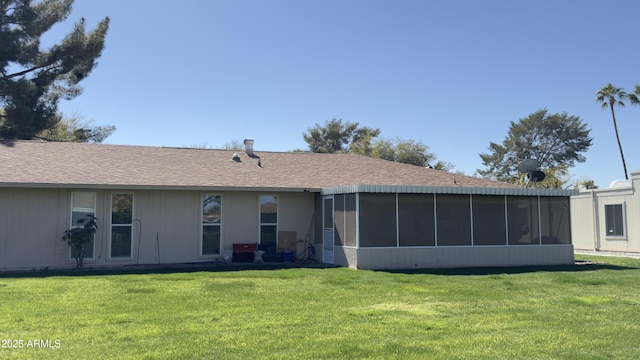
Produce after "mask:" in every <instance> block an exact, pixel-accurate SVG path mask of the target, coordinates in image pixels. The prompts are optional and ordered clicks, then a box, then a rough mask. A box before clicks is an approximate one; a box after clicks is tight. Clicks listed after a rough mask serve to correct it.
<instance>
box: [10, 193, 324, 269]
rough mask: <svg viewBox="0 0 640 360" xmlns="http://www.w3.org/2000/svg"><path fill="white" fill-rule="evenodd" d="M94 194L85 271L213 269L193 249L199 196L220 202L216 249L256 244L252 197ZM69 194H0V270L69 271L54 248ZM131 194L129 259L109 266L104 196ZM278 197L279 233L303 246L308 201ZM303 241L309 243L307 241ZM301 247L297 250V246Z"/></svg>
mask: <svg viewBox="0 0 640 360" xmlns="http://www.w3.org/2000/svg"><path fill="white" fill-rule="evenodd" d="M81 191H93V192H95V193H96V194H97V196H96V200H97V204H96V207H97V209H96V216H97V217H98V226H99V228H98V231H97V233H96V237H95V258H94V259H91V260H90V259H87V260H85V266H87V267H92V266H119V265H128V264H158V263H163V264H169V263H190V262H201V261H213V260H215V259H216V258H217V256H216V257H211V256H208V257H203V256H201V255H200V249H201V242H200V241H201V240H200V237H201V218H200V216H201V214H200V211H201V208H200V207H201V204H200V201H201V196H202V195H203V194H219V195H221V196H222V219H221V237H222V249H223V250H225V249H226V250H231V249H232V244H233V243H255V242H258V237H259V226H258V221H259V217H258V211H259V210H258V209H259V207H258V198H259V195H260V194H259V193H255V192H207V191H178V190H176V191H164V190H135V191H127V190H118V191H110V190H95V191H94V190H90V189H89V190H87V189H83V190H81ZM72 192H73V189H20V188H11V189H9V188H1V189H0V269H33V268H36V269H42V268H49V267H50V268H55V267H58V268H59V267H74V266H75V261H74V260H73V259H70V258H69V247H68V245H67V244H65V243H64V242H62V241H61V237H62V234H63V232H64V231H65V230H67V229H69V227H70V225H71V224H70V213H71V209H70V207H71V193H72ZM114 193H132V194H133V196H134V198H133V199H134V200H133V218H134V221H133V245H132V257H131V258H130V259H110V256H109V251H110V246H109V242H110V238H111V228H110V221H111V220H110V216H111V196H112V194H114ZM273 194H276V195H278V212H279V213H278V219H279V220H278V221H279V223H278V226H279V230H283V231H295V232H296V234H297V237H298V239H301V240H304V239H305V237H306V236H307V233H309V230H310V225H311V220H312V217H313V194H312V193H303V192H300V193H273ZM311 237H312V236H310V240H311V241H313V239H312V238H311ZM301 244H302V243H301Z"/></svg>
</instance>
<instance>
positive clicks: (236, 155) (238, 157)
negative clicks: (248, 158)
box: [231, 153, 242, 162]
mask: <svg viewBox="0 0 640 360" xmlns="http://www.w3.org/2000/svg"><path fill="white" fill-rule="evenodd" d="M231 160H233V161H235V162H242V160H240V155H239V154H238V153H233V156H232V157H231Z"/></svg>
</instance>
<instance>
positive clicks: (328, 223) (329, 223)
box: [322, 196, 335, 264]
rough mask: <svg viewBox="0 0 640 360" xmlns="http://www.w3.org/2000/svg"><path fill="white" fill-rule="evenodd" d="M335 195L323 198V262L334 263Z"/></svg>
mask: <svg viewBox="0 0 640 360" xmlns="http://www.w3.org/2000/svg"><path fill="white" fill-rule="evenodd" d="M333 225H334V224H333V196H325V197H323V198H322V262H324V263H325V264H333V244H334V239H333V236H334V231H335V230H334V226H333Z"/></svg>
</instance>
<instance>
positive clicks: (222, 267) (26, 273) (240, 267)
mask: <svg viewBox="0 0 640 360" xmlns="http://www.w3.org/2000/svg"><path fill="white" fill-rule="evenodd" d="M334 267H337V266H335V265H329V264H322V263H318V262H315V261H309V262H297V263H290V262H274V263H262V264H256V263H232V264H224V263H192V264H160V265H126V266H118V267H94V268H92V267H85V268H82V269H75V268H63V269H48V268H43V269H32V270H20V271H4V272H2V271H0V278H45V277H54V276H108V275H136V274H142V275H144V274H180V273H195V272H231V271H246V270H282V269H300V268H310V269H326V268H334Z"/></svg>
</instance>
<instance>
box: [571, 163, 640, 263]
mask: <svg viewBox="0 0 640 360" xmlns="http://www.w3.org/2000/svg"><path fill="white" fill-rule="evenodd" d="M638 188H640V172H634V173H632V186H631V187H627V188H607V189H597V190H589V191H584V192H581V193H580V194H579V195H576V196H573V197H571V227H572V231H573V236H572V237H573V243H574V245H575V248H576V250H591V251H613V252H640V193H639V192H638V191H637V189H638ZM611 204H623V211H624V215H623V216H624V218H625V229H624V232H625V236H624V237H623V238H616V237H609V236H607V234H606V219H605V206H606V205H611Z"/></svg>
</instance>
